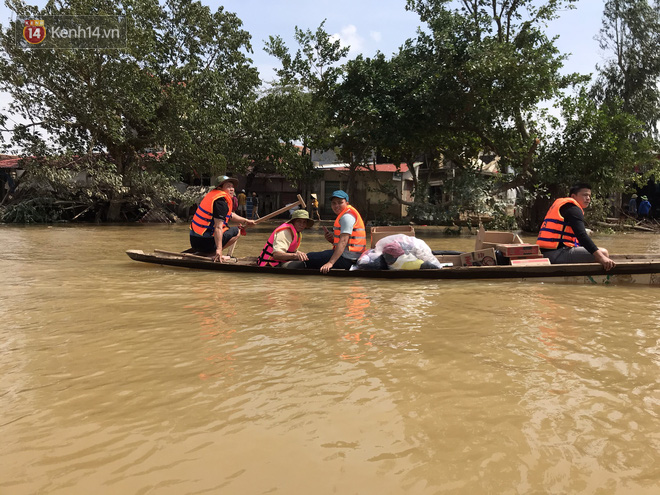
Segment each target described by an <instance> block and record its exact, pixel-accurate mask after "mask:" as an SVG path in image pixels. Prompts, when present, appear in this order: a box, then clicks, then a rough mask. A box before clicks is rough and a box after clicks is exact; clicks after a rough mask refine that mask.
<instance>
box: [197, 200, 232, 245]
mask: <svg viewBox="0 0 660 495" xmlns="http://www.w3.org/2000/svg"><path fill="white" fill-rule="evenodd" d="M220 198H224V199H225V201H226V202H227V207H228V209H229V211H228V212H227V216H226V217H225V218H223V219H222V232H223V233H224V232H225V231H226V230H227V229H229V225H227V223H228V222H229V219H230V218H231V213H232V211H233V209H234V208H233V207H234V205H233V201H232V198H231V196H230V195H229V193H228V192H227V191H223V190H222V189H213V191H211V192H209V193H208V194H207V195H206V196H204V199H202V202H201V203H200V204H199V206H198V207H197V211H195V215H193V219H192V222H191V223H190V230H192V231H193V232H195V233H196V234H199V235H201V236H204V237H212V236H213V230H214V229H215V225H214V224H215V222H214V221H213V204H214V203H215V202H216V201H217V200H218V199H220Z"/></svg>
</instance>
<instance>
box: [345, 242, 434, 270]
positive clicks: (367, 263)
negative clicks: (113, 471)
mask: <svg viewBox="0 0 660 495" xmlns="http://www.w3.org/2000/svg"><path fill="white" fill-rule="evenodd" d="M439 268H442V265H441V264H440V262H439V261H438V260H437V259H436V257H435V256H434V255H433V252H432V251H431V248H430V247H429V246H428V244H426V243H425V242H424V241H423V240H421V239H417V238H416V237H411V236H409V235H405V234H395V235H389V236H387V237H383V238H382V239H381V240H379V241H378V242H377V243H376V246H375V247H374V248H373V249H369V250H368V251H365V252H364V253H363V254H362V256H360V258H359V259H358V261H357V263H356V264H355V266H354V267H353V269H355V270H365V269H369V270H385V269H389V270H429V269H439Z"/></svg>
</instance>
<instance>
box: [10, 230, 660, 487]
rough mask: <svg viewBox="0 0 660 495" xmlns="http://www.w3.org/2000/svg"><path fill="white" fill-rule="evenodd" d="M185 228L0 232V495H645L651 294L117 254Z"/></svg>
mask: <svg viewBox="0 0 660 495" xmlns="http://www.w3.org/2000/svg"><path fill="white" fill-rule="evenodd" d="M268 230H269V229H268V228H262V229H261V230H257V231H256V232H251V233H250V234H249V235H248V236H247V237H246V238H244V239H241V243H240V244H239V246H238V247H237V254H239V255H246V254H254V252H257V251H258V250H260V249H261V246H262V244H263V242H264V240H265V238H266V237H267V235H268V233H269V232H268ZM185 236H186V229H185V226H183V227H182V226H175V227H169V226H144V227H139V226H138V227H136V226H122V227H119V226H103V227H95V226H88V227H72V226H63V227H59V226H56V227H52V228H48V227H43V226H40V227H8V226H0V240H1V241H2V246H3V256H2V258H1V259H0V269H1V270H2V273H3V284H2V285H1V286H0V295H1V296H2V300H3V304H2V305H1V308H2V309H0V317H2V321H3V325H2V326H1V327H0V373H2V376H3V377H4V378H3V384H4V387H3V391H2V392H0V396H1V401H0V417H1V418H2V419H1V420H0V433H1V434H2V438H3V443H2V448H1V449H0V466H1V467H0V493H11V494H33V493H49V494H60V493H61V494H87V493H90V492H91V493H97V494H106V493H107V494H114V493H136V494H141V493H158V494H170V493H171V494H177V495H178V494H193V493H195V494H196V493H229V494H234V493H235V494H246V493H250V494H251V493H270V492H280V493H309V492H312V493H335V492H341V493H360V494H372V493H373V494H380V493H413V494H435V493H461V494H462V493H561V494H563V493H616V494H621V493H623V494H628V493H629V494H639V493H642V494H645V493H648V494H651V493H657V489H658V486H659V485H660V473H659V472H658V470H657V467H656V466H657V465H660V462H659V461H660V437H659V436H658V431H660V428H659V426H660V423H659V421H660V418H659V415H660V391H659V390H660V388H659V387H658V378H657V377H658V371H659V369H660V339H658V336H657V321H658V318H659V317H660V302H659V301H658V298H657V297H655V291H656V289H657V288H649V287H623V286H619V287H606V286H595V287H594V286H571V285H555V284H543V283H538V282H536V283H534V282H524V283H523V282H517V281H507V282H493V281H443V282H433V281H375V280H362V279H356V280H344V279H330V278H319V277H309V278H307V277H305V278H295V277H281V278H278V277H275V278H264V277H260V276H258V275H251V274H250V275H240V274H218V273H215V272H196V271H191V270H185V269H176V268H167V267H159V266H149V265H142V264H139V263H136V262H133V261H131V260H130V259H128V257H126V256H125V254H124V250H125V249H128V248H142V249H152V248H154V247H159V248H163V249H168V250H180V249H185V248H186V247H187V243H186V237H185ZM304 242H305V246H304V248H305V249H307V250H313V249H321V248H323V247H325V245H324V244H323V242H324V241H323V240H322V238H321V233H320V231H319V232H312V233H310V234H309V235H306V236H305V241H304ZM473 242H474V238H469V237H463V238H443V237H431V236H430V235H429V244H431V246H432V247H433V248H434V249H459V250H465V249H469V248H470V247H471V246H472V243H473ZM597 242H598V243H599V244H602V245H605V246H607V247H609V248H610V250H611V251H613V252H626V251H628V252H630V251H637V252H650V251H654V250H660V244H659V243H658V241H657V240H656V238H655V237H654V236H650V235H633V236H621V237H608V238H602V239H597Z"/></svg>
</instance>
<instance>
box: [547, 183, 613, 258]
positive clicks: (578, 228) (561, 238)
mask: <svg viewBox="0 0 660 495" xmlns="http://www.w3.org/2000/svg"><path fill="white" fill-rule="evenodd" d="M590 204H591V186H590V185H589V184H584V183H582V184H577V185H575V186H573V187H571V189H570V191H569V197H567V198H559V199H557V200H555V202H554V203H552V206H551V207H550V209H549V210H548V213H546V215H545V220H543V224H542V225H541V229H540V231H539V236H538V238H537V239H536V244H538V245H539V246H540V248H541V252H542V253H543V256H544V257H546V258H548V259H549V260H550V263H553V264H564V263H593V262H598V263H600V264H601V265H603V268H605V270H610V269H612V268H614V266H615V265H616V263H615V262H614V261H613V260H612V259H610V258H609V253H608V252H607V250H606V249H603V248H598V247H597V246H596V244H594V242H593V241H592V240H591V238H590V237H589V234H587V231H586V229H585V227H584V209H585V208H588V207H589V205H590Z"/></svg>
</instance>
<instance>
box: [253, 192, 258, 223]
mask: <svg viewBox="0 0 660 495" xmlns="http://www.w3.org/2000/svg"><path fill="white" fill-rule="evenodd" d="M251 218H252V219H253V220H254V219H258V218H259V196H257V193H256V192H253V193H252V216H251Z"/></svg>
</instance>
